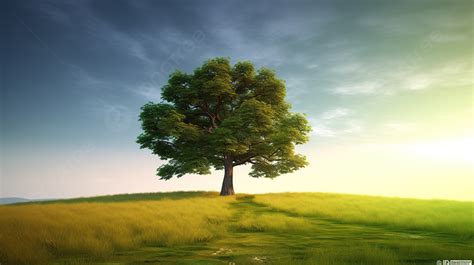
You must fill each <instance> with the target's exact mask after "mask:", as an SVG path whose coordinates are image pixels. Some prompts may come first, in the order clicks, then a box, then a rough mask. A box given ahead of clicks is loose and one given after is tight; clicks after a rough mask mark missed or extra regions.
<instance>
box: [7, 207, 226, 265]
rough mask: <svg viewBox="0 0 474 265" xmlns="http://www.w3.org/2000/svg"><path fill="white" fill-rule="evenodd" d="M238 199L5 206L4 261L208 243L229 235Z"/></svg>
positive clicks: (100, 255) (39, 260)
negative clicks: (227, 229)
mask: <svg viewBox="0 0 474 265" xmlns="http://www.w3.org/2000/svg"><path fill="white" fill-rule="evenodd" d="M229 200H232V198H193V199H183V200H160V201H135V202H118V203H96V202H91V203H76V204H64V203H57V204H29V205H16V206H1V207H0V261H2V263H3V264H45V263H48V262H49V261H50V260H51V259H52V258H54V257H58V256H67V255H78V254H83V255H87V256H93V257H96V258H103V257H107V256H109V255H111V254H113V252H114V251H117V250H126V249H134V248H137V247H139V246H140V245H143V244H145V243H151V242H153V243H156V244H160V245H164V246H172V245H177V244H189V243H192V242H199V241H208V240H210V239H211V238H213V237H215V236H216V235H219V234H220V233H222V232H223V231H224V229H225V228H224V226H223V221H225V220H227V219H228V218H229V217H230V215H231V210H230V208H229V207H228V206H229V205H228V202H229Z"/></svg>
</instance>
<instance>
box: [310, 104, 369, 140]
mask: <svg viewBox="0 0 474 265" xmlns="http://www.w3.org/2000/svg"><path fill="white" fill-rule="evenodd" d="M354 113H355V112H354V111H353V110H351V109H347V108H342V107H337V108H334V109H330V110H327V111H325V112H323V113H322V114H321V115H319V116H318V117H316V118H310V119H309V120H310V123H311V125H312V127H313V131H312V133H313V134H314V135H316V136H320V137H329V138H335V137H338V138H341V137H348V136H351V135H355V134H359V133H361V132H362V131H363V130H364V125H363V122H362V121H361V120H359V119H356V118H354V117H353V115H354Z"/></svg>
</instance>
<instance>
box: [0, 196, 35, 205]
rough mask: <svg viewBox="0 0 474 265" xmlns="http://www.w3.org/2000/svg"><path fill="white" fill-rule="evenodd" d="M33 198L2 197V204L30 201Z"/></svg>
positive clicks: (0, 201) (0, 200) (0, 199)
mask: <svg viewBox="0 0 474 265" xmlns="http://www.w3.org/2000/svg"><path fill="white" fill-rule="evenodd" d="M29 201H31V200H29V199H25V198H18V197H6V198H0V204H12V203H20V202H29Z"/></svg>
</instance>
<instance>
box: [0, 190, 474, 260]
mask: <svg viewBox="0 0 474 265" xmlns="http://www.w3.org/2000/svg"><path fill="white" fill-rule="evenodd" d="M473 206H474V203H473V202H457V201H445V200H415V199H400V198H386V197H373V196H356V195H342V194H327V193H278V194H262V195H238V196H234V197H219V196H218V194H217V193H212V192H174V193H144V194H124V195H113V196H100V197H92V198H78V199H70V200H57V201H47V202H36V203H25V204H16V205H4V206H0V263H1V264H2V265H8V264H62V265H65V264H435V262H436V260H438V259H474V254H472V253H474V232H473V231H474V221H473Z"/></svg>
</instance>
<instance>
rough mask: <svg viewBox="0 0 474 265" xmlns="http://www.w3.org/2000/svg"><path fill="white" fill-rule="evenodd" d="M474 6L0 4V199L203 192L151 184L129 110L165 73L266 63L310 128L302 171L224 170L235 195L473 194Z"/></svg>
mask: <svg viewBox="0 0 474 265" xmlns="http://www.w3.org/2000/svg"><path fill="white" fill-rule="evenodd" d="M473 5H474V2H472V1H447V0H446V1H365V0H361V1H337V0H336V1H301V0H297V1H250V0H246V1H217V0H197V1H183V0H179V1H167V0H160V1H145V0H140V1H120V0H118V1H109V0H100V1H92V0H90V1H69V0H41V1H33V0H20V1H13V0H6V1H2V15H1V21H2V23H1V29H2V34H1V44H0V45H1V75H0V77H1V84H0V85H1V94H0V98H1V108H0V109H1V113H0V114H1V124H0V126H1V127H0V128H1V130H0V132H1V142H0V144H1V146H0V149H1V154H0V155H1V157H0V158H1V160H0V162H1V178H0V197H12V196H15V197H26V198H69V197H78V196H92V195H99V194H116V193H135V192H159V191H175V190H214V191H218V190H219V189H220V186H221V183H222V177H223V172H222V171H215V172H213V173H212V174H211V175H186V176H183V177H182V178H179V179H172V180H169V181H162V180H159V178H158V177H156V176H155V173H156V168H157V167H158V166H160V165H161V164H162V163H163V161H160V159H159V158H158V157H157V156H153V155H152V154H151V153H150V151H149V150H141V149H139V146H138V144H136V143H135V141H136V137H137V136H138V135H139V134H140V131H141V129H140V123H139V121H138V114H139V111H140V107H141V106H142V105H144V104H145V103H147V102H149V101H153V102H159V101H160V92H161V87H162V86H163V85H164V84H165V83H166V81H167V77H168V75H169V74H170V73H171V72H173V71H174V70H175V69H180V70H183V71H186V72H191V71H192V70H193V69H194V68H196V67H198V66H200V65H201V64H202V62H203V61H205V60H207V59H209V58H213V57H217V56H224V57H229V58H230V59H231V61H232V63H235V62H237V61H241V60H250V61H252V62H253V63H254V64H255V65H256V66H257V67H262V66H265V67H269V68H272V69H274V70H275V71H276V73H277V75H278V77H280V78H281V79H283V80H285V82H286V89H287V100H288V101H289V102H290V103H291V105H292V106H293V108H292V110H293V111H295V112H302V113H306V115H307V117H308V120H309V121H310V123H311V125H312V127H313V131H312V133H311V136H310V138H311V139H310V141H309V142H308V143H307V144H305V145H303V146H298V151H299V152H301V153H302V154H304V155H306V156H307V158H308V161H309V162H310V164H309V166H307V167H306V168H304V169H302V170H299V171H297V172H295V173H291V174H286V175H282V176H280V177H278V178H276V179H273V180H271V179H254V178H250V177H248V176H247V173H248V172H249V168H248V167H245V166H241V167H237V168H235V169H234V188H235V190H236V192H237V193H266V192H283V191H295V192H298V191H314V192H337V193H353V194H372V195H384V196H397V197H415V198H443V199H454V200H474V195H473V193H472V190H473V188H474V175H473V157H474V154H472V150H474V134H473V100H474V98H473V95H472V89H473V60H474V55H473V54H474V53H473V41H474V20H473V18H474V14H473V13H474V6H473Z"/></svg>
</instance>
